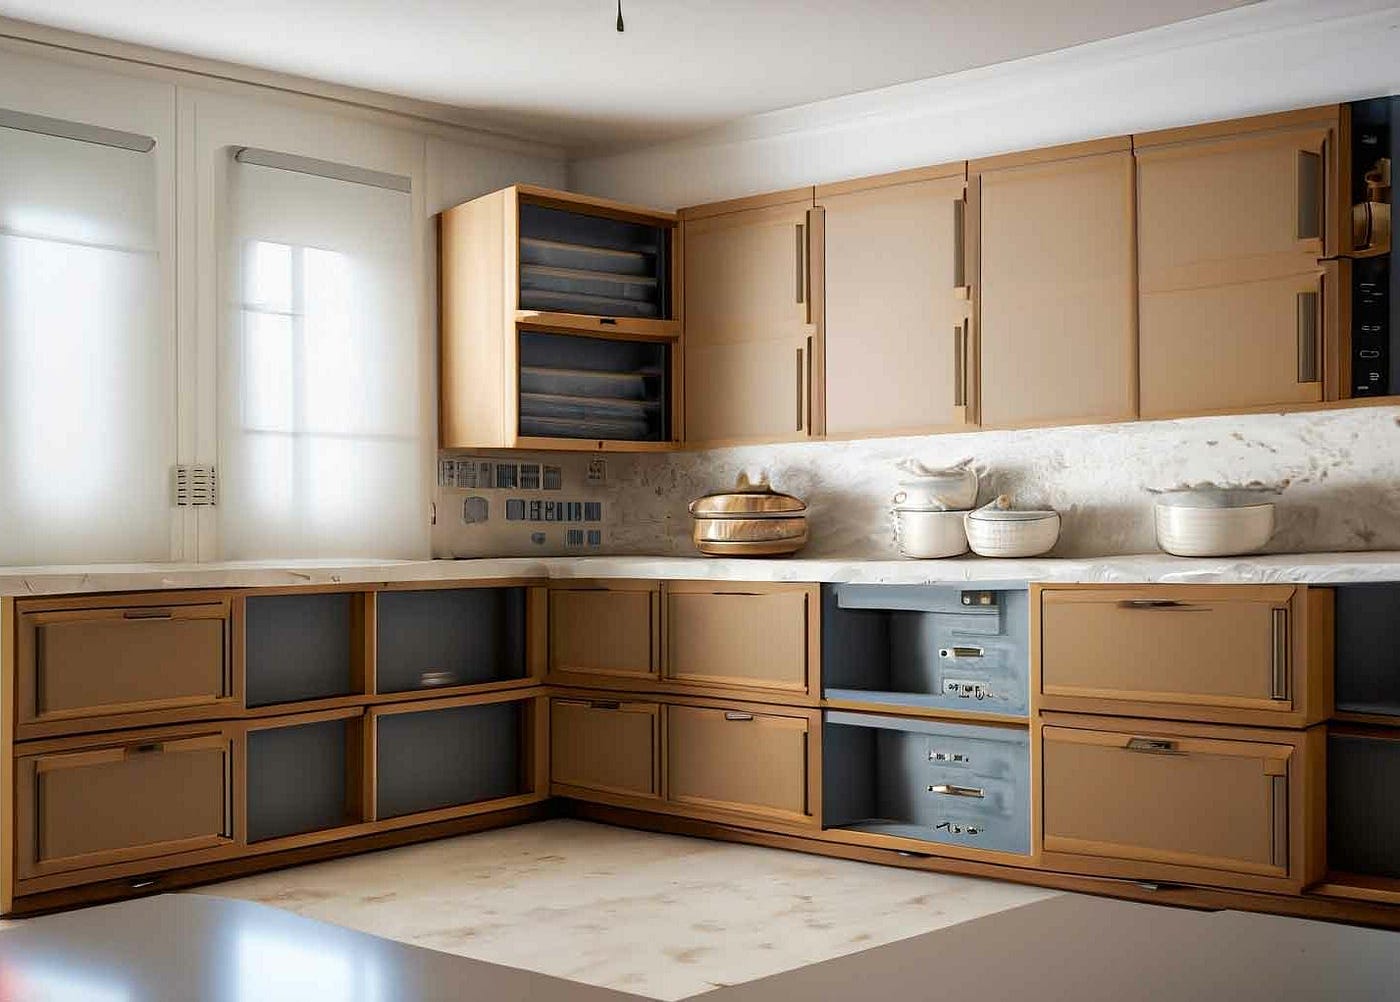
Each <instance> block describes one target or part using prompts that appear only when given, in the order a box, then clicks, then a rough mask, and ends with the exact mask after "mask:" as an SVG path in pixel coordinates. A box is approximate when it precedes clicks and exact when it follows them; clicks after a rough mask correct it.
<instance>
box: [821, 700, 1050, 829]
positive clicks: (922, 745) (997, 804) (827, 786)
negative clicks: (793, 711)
mask: <svg viewBox="0 0 1400 1002" xmlns="http://www.w3.org/2000/svg"><path fill="white" fill-rule="evenodd" d="M822 758H823V772H822V807H823V811H824V814H825V816H824V818H823V819H822V822H823V827H825V828H842V829H847V830H851V831H859V832H866V833H870V834H877V835H893V836H899V837H902V838H909V839H918V840H920V841H925V842H941V843H944V844H950V845H961V846H967V847H970V848H978V849H989V850H993V851H999V852H1014V853H1029V852H1030V825H1031V822H1030V796H1031V786H1030V736H1029V732H1028V730H1027V729H1026V728H1025V727H1023V726H1009V727H990V726H980V725H973V724H960V723H951V722H944V721H934V720H915V719H910V718H905V717H885V716H877V715H875V714H865V713H846V712H841V711H831V712H829V713H827V714H826V720H825V724H824V727H823V730H822Z"/></svg>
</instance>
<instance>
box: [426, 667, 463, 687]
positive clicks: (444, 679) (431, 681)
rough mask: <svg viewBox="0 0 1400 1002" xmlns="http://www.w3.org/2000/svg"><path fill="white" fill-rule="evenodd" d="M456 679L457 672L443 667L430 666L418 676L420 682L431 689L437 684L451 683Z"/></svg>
mask: <svg viewBox="0 0 1400 1002" xmlns="http://www.w3.org/2000/svg"><path fill="white" fill-rule="evenodd" d="M456 679H457V674H456V673H455V672H450V671H445V670H444V669H441V668H429V669H427V670H426V671H424V672H423V673H422V674H420V675H419V676H418V684H419V685H420V686H423V687H424V688H428V689H431V688H434V687H436V686H443V685H451V684H452V683H453V682H454V681H456Z"/></svg>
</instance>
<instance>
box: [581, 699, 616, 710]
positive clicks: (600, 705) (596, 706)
mask: <svg viewBox="0 0 1400 1002" xmlns="http://www.w3.org/2000/svg"><path fill="white" fill-rule="evenodd" d="M588 708H589V709H590V710H620V709H622V703H620V702H619V701H617V700H616V699H590V700H589V701H588Z"/></svg>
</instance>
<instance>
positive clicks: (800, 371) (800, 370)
mask: <svg viewBox="0 0 1400 1002" xmlns="http://www.w3.org/2000/svg"><path fill="white" fill-rule="evenodd" d="M802 354H803V349H802V348H798V349H797V430H798V431H802V430H804V429H805V428H806V427H807V425H806V422H805V421H804V420H803V413H802V396H803V393H802V383H803V381H804V378H805V376H806V366H804V365H803V364H802Z"/></svg>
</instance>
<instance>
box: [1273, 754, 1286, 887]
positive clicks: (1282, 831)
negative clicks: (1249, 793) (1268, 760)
mask: <svg viewBox="0 0 1400 1002" xmlns="http://www.w3.org/2000/svg"><path fill="white" fill-rule="evenodd" d="M1269 807H1270V808H1271V811H1270V813H1271V815H1272V819H1271V822H1270V824H1269V862H1271V863H1273V865H1274V866H1278V867H1282V868H1283V869H1285V870H1286V869H1288V777H1287V776H1270V777H1269Z"/></svg>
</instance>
